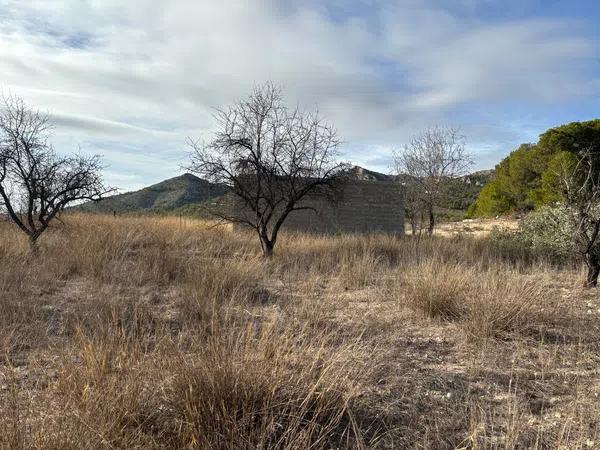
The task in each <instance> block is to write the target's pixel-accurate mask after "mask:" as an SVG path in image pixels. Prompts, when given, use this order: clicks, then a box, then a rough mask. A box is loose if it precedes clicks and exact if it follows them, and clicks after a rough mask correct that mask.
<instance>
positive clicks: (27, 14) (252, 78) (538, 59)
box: [0, 0, 598, 188]
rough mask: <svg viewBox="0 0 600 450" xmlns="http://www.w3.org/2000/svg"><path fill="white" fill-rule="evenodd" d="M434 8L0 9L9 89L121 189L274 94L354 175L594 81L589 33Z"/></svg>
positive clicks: (93, 5) (193, 5)
mask: <svg viewBox="0 0 600 450" xmlns="http://www.w3.org/2000/svg"><path fill="white" fill-rule="evenodd" d="M439 3H440V2H437V1H434V0H430V1H425V0H424V1H415V0H404V1H397V2H394V3H393V6H389V5H390V2H381V1H372V0H371V1H368V0H364V1H356V2H354V3H352V6H348V5H349V4H350V3H349V2H339V1H337V0H334V1H330V2H328V3H326V4H323V3H320V2H314V3H313V2H308V3H302V4H301V6H298V5H299V4H298V3H295V2H288V1H275V0H221V1H219V2H208V1H203V2H195V1H192V0H188V1H185V0H171V1H168V2H167V1H149V0H129V1H127V2H122V1H116V0H87V1H81V0H64V1H53V0H33V1H28V2H26V3H25V2H23V1H22V0H0V64H1V65H2V68H3V70H2V78H1V79H0V83H1V85H2V86H3V88H4V89H5V90H9V91H11V92H14V93H17V94H19V95H22V96H23V97H25V99H26V100H27V101H29V102H30V103H32V104H34V105H36V106H38V107H40V108H42V109H48V110H50V111H52V112H53V113H54V114H55V118H56V122H57V130H56V138H57V142H58V143H60V144H61V146H62V145H64V146H65V149H66V150H68V146H69V145H73V144H74V143H75V142H80V143H82V145H83V149H84V150H86V151H101V153H103V154H105V156H106V157H107V160H108V162H109V164H110V166H111V167H110V171H108V172H107V177H108V178H109V179H111V180H110V181H112V182H118V183H119V184H120V185H121V183H123V185H122V187H125V188H132V187H139V186H141V185H143V184H148V183H150V182H155V181H158V180H160V179H163V178H166V177H169V176H172V175H174V172H175V171H176V170H177V166H178V164H179V162H180V161H181V160H183V158H185V146H184V140H185V138H186V136H188V135H193V136H201V135H206V133H207V132H208V131H209V130H210V128H211V127H212V126H213V123H212V120H211V108H212V107H216V106H220V105H224V104H227V103H228V102H230V101H232V100H233V99H235V98H238V97H240V96H242V95H244V94H245V93H246V92H247V91H248V89H249V88H250V87H251V86H252V85H253V84H255V83H257V82H262V81H265V80H273V81H275V82H277V83H280V84H281V85H283V86H284V87H285V89H286V91H287V93H288V94H289V98H290V101H291V102H292V103H296V102H300V103H301V104H303V105H305V106H307V107H313V106H314V105H316V104H318V105H319V109H320V110H321V112H322V113H323V114H324V115H326V116H327V117H328V118H329V119H330V120H331V121H332V122H334V123H335V124H336V125H337V126H338V127H339V129H340V132H341V134H342V135H343V137H344V138H345V139H346V140H347V141H349V142H351V143H353V145H349V146H348V152H349V155H348V156H349V157H350V158H351V159H354V160H357V161H369V160H370V158H369V155H372V154H376V155H377V158H376V159H377V160H380V161H384V160H385V151H384V150H382V149H388V148H391V147H393V146H398V145H401V144H402V142H404V141H405V140H406V138H407V136H408V135H410V134H411V133H412V132H414V131H415V130H417V129H419V128H422V127H425V126H428V125H431V124H432V123H435V122H448V121H452V120H453V119H454V118H455V111H456V110H457V109H461V108H465V107H468V105H470V104H472V103H478V104H481V103H482V102H496V101H503V102H504V101H511V100H517V99H518V100H519V101H521V102H533V103H539V102H560V101H562V99H564V98H565V97H569V98H571V99H572V98H577V97H578V96H584V95H586V94H589V92H590V91H591V90H592V89H593V88H594V84H593V83H598V80H597V79H596V80H594V79H593V78H590V77H589V75H586V74H585V73H584V69H585V65H586V64H588V63H589V59H590V58H591V57H593V55H594V43H593V42H592V41H591V39H589V38H586V33H585V24H573V23H571V22H569V21H566V20H565V21H558V20H543V19H535V20H531V19H523V20H518V21H500V22H498V21H495V22H491V23H488V22H485V21H481V20H479V19H477V17H475V16H473V15H470V16H465V15H462V16H460V15H458V14H456V13H455V12H452V11H448V10H447V9H443V8H442V7H441V6H440V4H439ZM477 3H478V2H477V1H473V0H465V2H464V7H465V8H467V9H471V10H472V9H474V8H476V6H477ZM334 7H335V8H343V10H344V11H345V15H340V16H339V17H336V16H335V14H332V12H331V11H332V10H331V8H334ZM596 86H597V84H596ZM489 120H491V121H493V120H494V118H493V117H491V118H489ZM469 126H470V125H467V127H465V128H466V129H465V132H466V133H467V134H469V129H468V127H469ZM477 126H481V124H476V123H475V124H474V125H473V127H474V128H473V130H474V131H476V127H477ZM490 126H492V125H490ZM493 126H496V127H500V126H502V124H498V123H496V124H494V125H493ZM496 134H498V133H496ZM486 145H487V144H486V143H485V142H483V141H481V144H480V146H481V148H482V149H484V148H487V147H486ZM359 146H364V148H365V152H364V154H361V150H360V149H359ZM488 146H489V145H488ZM57 147H58V145H57ZM122 148H127V149H128V150H127V151H126V152H122V151H121V149H122ZM360 148H363V147H360ZM177 154H180V155H181V157H177V156H176V155H177ZM371 159H372V158H371ZM375 168H382V169H385V167H375ZM136 171H137V172H139V173H141V174H143V177H144V178H139V177H138V178H132V177H131V176H130V174H131V173H135V172H136Z"/></svg>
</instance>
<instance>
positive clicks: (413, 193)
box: [401, 177, 426, 236]
mask: <svg viewBox="0 0 600 450" xmlns="http://www.w3.org/2000/svg"><path fill="white" fill-rule="evenodd" d="M401 183H402V186H403V188H404V213H405V217H406V218H407V219H408V221H409V223H410V229H411V233H412V235H413V236H421V235H422V233H423V225H424V223H425V209H426V208H425V205H424V203H423V195H422V187H421V184H420V183H419V182H418V181H417V180H414V179H413V178H412V177H406V178H405V179H404V181H402V182H401Z"/></svg>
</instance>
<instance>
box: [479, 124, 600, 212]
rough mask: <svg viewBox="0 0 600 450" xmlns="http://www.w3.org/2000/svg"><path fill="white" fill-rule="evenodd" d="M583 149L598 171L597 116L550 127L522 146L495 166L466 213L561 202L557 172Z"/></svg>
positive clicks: (521, 209)
mask: <svg viewBox="0 0 600 450" xmlns="http://www.w3.org/2000/svg"><path fill="white" fill-rule="evenodd" d="M582 151H586V152H590V153H591V154H592V155H594V171H598V172H600V119H595V120H590V121H587V122H573V123H569V124H567V125H562V126H559V127H555V128H551V129H549V130H548V131H546V132H544V133H543V134H542V135H540V138H539V141H538V143H537V144H523V145H521V146H520V147H519V148H518V149H516V150H515V151H513V152H512V153H511V154H510V155H508V156H507V157H506V158H505V159H504V160H502V161H501V162H500V163H499V164H498V165H497V166H496V174H495V177H494V179H493V180H492V181H491V182H490V183H489V184H488V185H486V186H485V187H484V188H483V189H482V191H481V193H480V195H479V197H478V198H477V200H476V202H475V203H474V204H473V205H472V206H471V207H470V208H469V214H470V215H471V216H480V217H486V216H496V215H501V214H508V213H511V212H525V211H530V210H532V209H534V208H537V207H540V206H542V205H547V204H551V203H555V202H557V201H560V200H561V199H562V195H563V194H562V193H561V191H560V189H559V187H558V186H557V184H556V183H557V177H556V176H555V175H556V171H557V169H558V168H560V167H561V166H562V165H564V164H568V163H569V161H570V163H572V162H573V161H574V158H575V159H578V158H579V157H580V155H581V152H582ZM569 154H570V155H572V156H568V155H569Z"/></svg>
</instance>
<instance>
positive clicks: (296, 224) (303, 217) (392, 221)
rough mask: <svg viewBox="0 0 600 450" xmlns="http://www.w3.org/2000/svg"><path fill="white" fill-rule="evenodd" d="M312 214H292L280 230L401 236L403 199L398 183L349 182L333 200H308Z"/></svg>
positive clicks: (324, 198)
mask: <svg viewBox="0 0 600 450" xmlns="http://www.w3.org/2000/svg"><path fill="white" fill-rule="evenodd" d="M301 206H310V207H312V208H314V209H315V210H316V212H315V211H312V210H301V211H293V212H292V213H291V214H290V215H289V216H288V218H287V220H286V221H285V222H284V225H283V229H285V230H294V231H308V232H315V233H390V234H403V233H404V196H403V188H402V186H401V185H400V184H399V183H394V182H388V181H366V180H360V181H358V180H353V181H351V182H349V183H347V184H345V185H344V186H343V187H342V188H341V189H340V190H339V192H338V193H337V194H336V195H335V197H334V198H332V199H330V198H327V197H323V196H311V197H309V198H307V199H305V200H303V202H302V203H301Z"/></svg>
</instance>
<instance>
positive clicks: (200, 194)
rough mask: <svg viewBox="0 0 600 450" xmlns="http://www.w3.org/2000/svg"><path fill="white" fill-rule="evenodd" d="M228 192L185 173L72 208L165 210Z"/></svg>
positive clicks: (172, 209)
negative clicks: (136, 189)
mask: <svg viewBox="0 0 600 450" xmlns="http://www.w3.org/2000/svg"><path fill="white" fill-rule="evenodd" d="M227 191H228V189H227V187H226V186H223V185H219V184H214V183H210V182H209V181H206V180H203V179H202V178H198V177H197V176H195V175H192V174H189V173H186V174H184V175H181V176H178V177H175V178H169V179H168V180H165V181H161V182H160V183H157V184H153V185H152V186H148V187H146V188H143V189H140V190H138V191H134V192H126V193H124V194H118V195H113V196H111V197H107V198H106V199H104V200H101V201H99V202H88V203H84V204H82V205H79V206H77V207H76V208H75V209H76V210H78V211H84V212H94V213H113V212H116V213H119V214H123V213H144V212H157V213H160V212H165V213H166V212H174V211H177V210H179V209H181V208H185V207H187V206H188V205H190V204H199V203H202V202H206V201H209V200H211V199H214V198H216V197H221V196H223V195H225V194H226V193H227Z"/></svg>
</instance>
